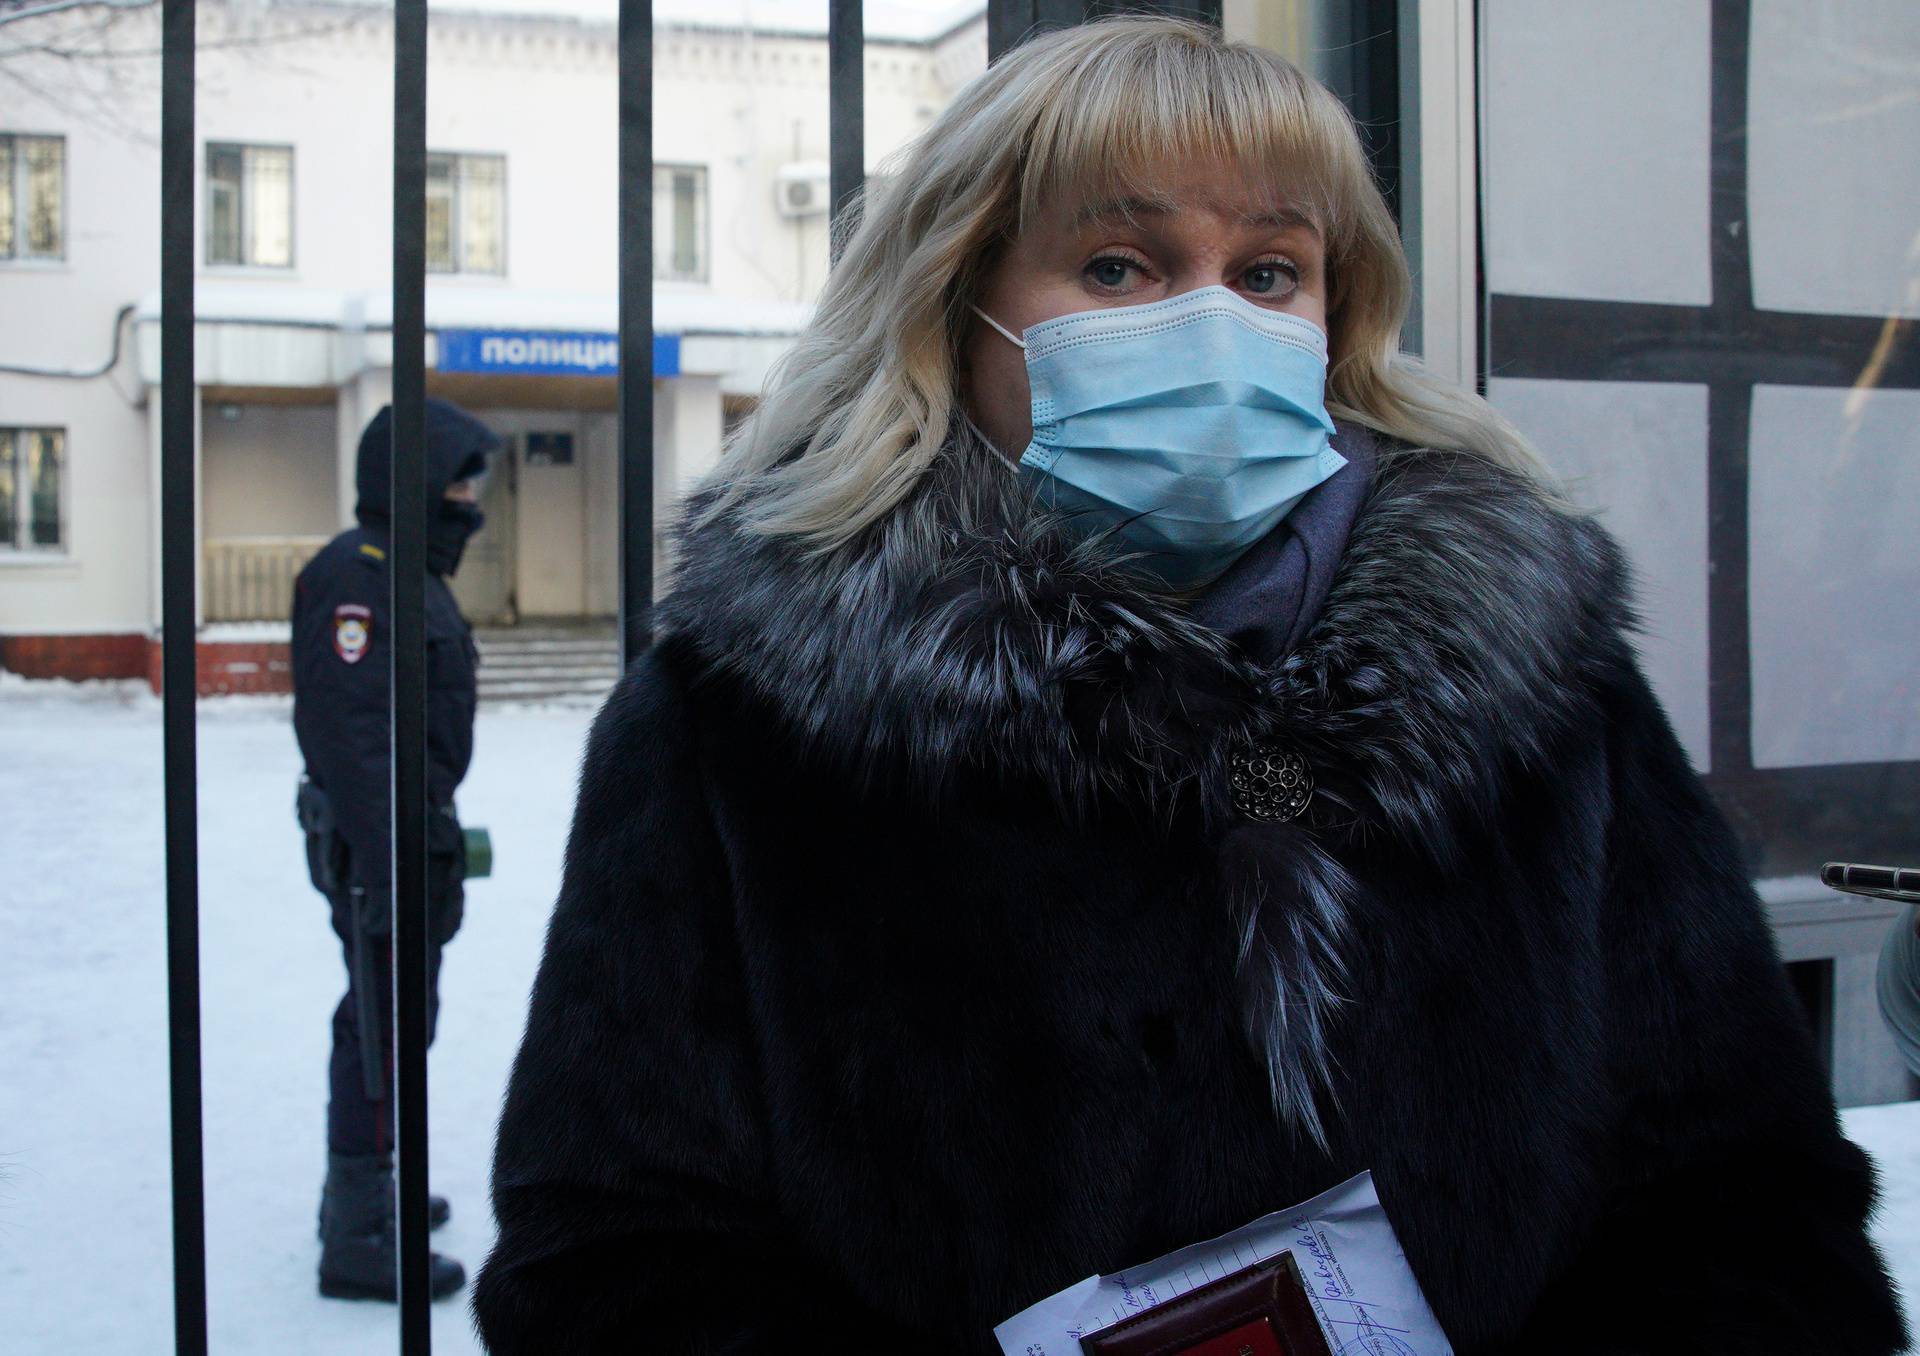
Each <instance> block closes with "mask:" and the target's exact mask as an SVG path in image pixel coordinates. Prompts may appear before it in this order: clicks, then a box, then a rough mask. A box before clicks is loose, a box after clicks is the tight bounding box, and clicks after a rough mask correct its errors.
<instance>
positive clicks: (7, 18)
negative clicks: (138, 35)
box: [0, 0, 159, 27]
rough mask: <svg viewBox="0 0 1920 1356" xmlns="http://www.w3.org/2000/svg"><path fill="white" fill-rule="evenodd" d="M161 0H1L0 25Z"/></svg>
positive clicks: (133, 6) (133, 7)
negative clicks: (77, 11)
mask: <svg viewBox="0 0 1920 1356" xmlns="http://www.w3.org/2000/svg"><path fill="white" fill-rule="evenodd" d="M158 3H159V0H37V3H36V0H24V2H23V0H0V27H5V26H6V25H7V24H13V23H19V22H20V21H21V20H22V19H38V18H40V17H42V16H43V15H47V14H61V13H64V12H66V11H68V10H75V9H146V8H147V7H149V6H151V5H156V4H158Z"/></svg>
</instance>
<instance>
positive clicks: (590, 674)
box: [480, 669, 620, 696]
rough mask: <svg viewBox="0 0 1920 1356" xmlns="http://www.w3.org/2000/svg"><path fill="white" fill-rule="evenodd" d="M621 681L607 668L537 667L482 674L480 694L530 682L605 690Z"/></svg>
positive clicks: (524, 685) (598, 690) (521, 685)
mask: <svg viewBox="0 0 1920 1356" xmlns="http://www.w3.org/2000/svg"><path fill="white" fill-rule="evenodd" d="M619 681H620V675H619V674H617V673H610V672H608V671H607V670H605V669H591V670H587V671H584V672H582V671H580V670H568V669H535V670H531V671H529V672H527V673H510V674H509V673H496V674H494V675H493V676H492V677H491V678H489V677H486V676H485V675H482V677H481V679H480V694H481V695H482V696H485V695H486V694H488V693H490V692H499V691H503V690H505V689H508V688H516V687H526V686H527V685H529V684H544V685H547V686H554V685H559V686H568V687H578V688H582V689H592V690H593V691H596V692H605V691H606V690H607V689H608V688H610V687H612V686H613V685H614V684H615V683H617V682H619Z"/></svg>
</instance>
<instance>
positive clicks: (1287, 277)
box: [1244, 261, 1300, 297]
mask: <svg viewBox="0 0 1920 1356" xmlns="http://www.w3.org/2000/svg"><path fill="white" fill-rule="evenodd" d="M1244 276H1245V279H1246V284H1247V290H1248V291H1249V292H1251V293H1253V294H1254V295H1255V296H1258V297H1284V296H1286V295H1287V294H1288V293H1289V292H1291V291H1293V289H1294V288H1296V287H1298V286H1299V285H1300V273H1299V270H1297V269H1295V268H1294V266H1293V265H1292V264H1288V263H1281V262H1279V261H1275V262H1273V263H1268V264H1255V265H1254V266H1253V267H1252V268H1250V269H1248V270H1247V271H1246V274H1245V275H1244Z"/></svg>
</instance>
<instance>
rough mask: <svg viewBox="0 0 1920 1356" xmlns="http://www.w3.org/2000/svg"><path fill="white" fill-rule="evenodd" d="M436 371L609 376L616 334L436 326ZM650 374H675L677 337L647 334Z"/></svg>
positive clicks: (616, 355) (615, 359)
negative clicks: (650, 345) (650, 337)
mask: <svg viewBox="0 0 1920 1356" xmlns="http://www.w3.org/2000/svg"><path fill="white" fill-rule="evenodd" d="M436 333H437V334H438V336H439V340H440V361H439V363H438V364H437V366H438V368H439V370H440V371H442V372H497V373H515V374H518V375H521V376H533V377H611V376H613V375H614V374H615V373H617V372H618V371H619V370H620V336H619V335H617V334H599V333H594V332H592V331H582V330H439V331H436ZM653 374H654V375H655V376H656V377H677V376H679V375H680V336H679V335H677V334H656V335H654V336H653Z"/></svg>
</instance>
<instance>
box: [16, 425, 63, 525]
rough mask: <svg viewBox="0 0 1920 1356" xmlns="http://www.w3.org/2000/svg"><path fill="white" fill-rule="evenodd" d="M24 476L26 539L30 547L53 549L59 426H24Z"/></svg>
mask: <svg viewBox="0 0 1920 1356" xmlns="http://www.w3.org/2000/svg"><path fill="white" fill-rule="evenodd" d="M21 438H22V441H23V442H24V443H25V444H26V458H25V460H26V466H25V468H24V469H25V472H26V475H25V479H26V489H27V494H28V500H27V513H28V529H27V541H28V544H29V545H32V546H42V547H52V548H55V549H57V548H58V547H59V546H60V545H61V541H60V463H61V461H62V460H63V453H64V451H65V444H66V434H64V433H63V432H61V431H60V430H59V429H52V428H43V429H28V430H26V431H25V432H24V433H23V434H22V435H21Z"/></svg>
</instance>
